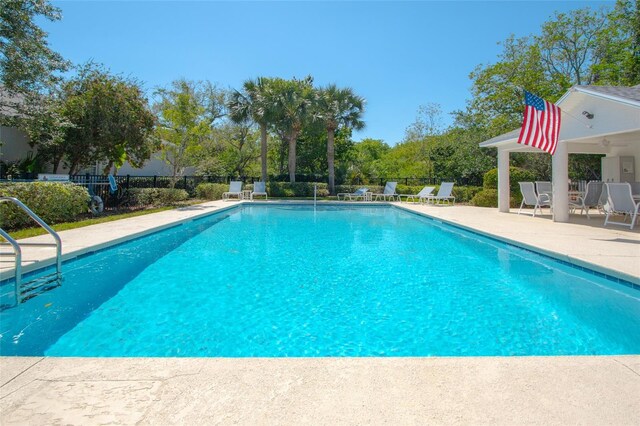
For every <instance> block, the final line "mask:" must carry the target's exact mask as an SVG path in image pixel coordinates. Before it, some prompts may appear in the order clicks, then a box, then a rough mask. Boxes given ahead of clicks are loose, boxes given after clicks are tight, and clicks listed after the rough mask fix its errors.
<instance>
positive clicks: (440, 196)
mask: <svg viewBox="0 0 640 426" xmlns="http://www.w3.org/2000/svg"><path fill="white" fill-rule="evenodd" d="M452 191H453V182H442V183H441V184H440V188H438V193H437V194H436V195H427V196H425V197H420V201H422V202H425V203H429V201H433V204H434V205H435V204H438V202H440V201H443V202H444V201H446V202H447V204H451V205H453V204H455V203H456V197H454V196H453V195H451V192H452Z"/></svg>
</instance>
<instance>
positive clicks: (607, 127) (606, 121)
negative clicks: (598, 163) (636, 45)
mask: <svg viewBox="0 0 640 426" xmlns="http://www.w3.org/2000/svg"><path fill="white" fill-rule="evenodd" d="M586 99H592V102H598V104H601V105H604V107H603V108H605V110H606V111H607V112H603V111H605V110H600V111H599V112H598V113H597V114H596V119H594V120H593V123H591V122H589V123H586V122H585V120H582V119H581V111H583V109H582V108H583V107H582V105H584V102H585V100H586ZM602 101H604V102H602ZM611 102H613V104H611ZM556 105H558V106H562V115H563V121H564V122H565V123H567V124H563V126H562V127H561V134H560V135H561V138H562V137H563V134H564V138H566V139H565V140H577V139H585V140H586V139H587V138H592V139H593V138H597V137H600V136H602V135H605V134H610V133H617V132H619V133H623V132H629V131H637V130H638V127H640V114H638V112H637V110H638V109H640V85H637V86H631V87H626V86H573V87H572V88H571V89H569V90H568V91H567V92H566V93H565V94H564V95H563V96H562V97H561V98H560V99H559V100H558V102H556ZM606 105H610V106H606ZM615 105H618V107H617V108H616V109H613V108H614V106H615ZM619 108H622V110H620V109H619ZM609 110H610V111H609ZM614 111H617V112H619V114H614ZM625 111H626V112H625ZM565 115H566V116H565ZM565 118H568V120H565ZM625 120H626V121H625ZM596 122H598V125H597V126H595V127H594V124H595V123H596ZM612 126H613V127H615V128H613V127H612ZM519 134H520V129H515V130H512V131H510V132H507V133H503V134H501V135H499V136H496V137H494V138H491V139H489V140H486V141H484V142H481V143H480V146H481V147H497V146H502V147H505V144H509V146H512V147H517V149H522V150H525V149H528V147H526V146H522V145H517V144H516V141H517V139H518V136H519Z"/></svg>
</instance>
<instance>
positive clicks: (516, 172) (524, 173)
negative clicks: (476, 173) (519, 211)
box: [482, 167, 536, 194]
mask: <svg viewBox="0 0 640 426" xmlns="http://www.w3.org/2000/svg"><path fill="white" fill-rule="evenodd" d="M535 180H536V175H535V173H533V172H532V171H531V170H526V169H521V168H519V167H509V186H510V187H511V193H512V194H514V193H518V194H519V193H520V185H518V182H533V181H535ZM482 186H483V187H484V189H498V169H491V170H489V171H488V172H487V173H485V174H484V178H483V180H482Z"/></svg>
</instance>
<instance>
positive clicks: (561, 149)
mask: <svg viewBox="0 0 640 426" xmlns="http://www.w3.org/2000/svg"><path fill="white" fill-rule="evenodd" d="M551 167H552V176H553V221H554V222H569V151H568V148H567V143H566V142H564V141H558V147H557V148H556V152H555V154H553V158H552V160H551Z"/></svg>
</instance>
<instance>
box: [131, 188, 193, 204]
mask: <svg viewBox="0 0 640 426" xmlns="http://www.w3.org/2000/svg"><path fill="white" fill-rule="evenodd" d="M187 199H189V194H188V193H187V191H185V190H184V189H175V188H132V189H130V190H129V203H130V204H133V205H136V206H170V205H173V204H176V203H178V202H180V201H185V200H187Z"/></svg>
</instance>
